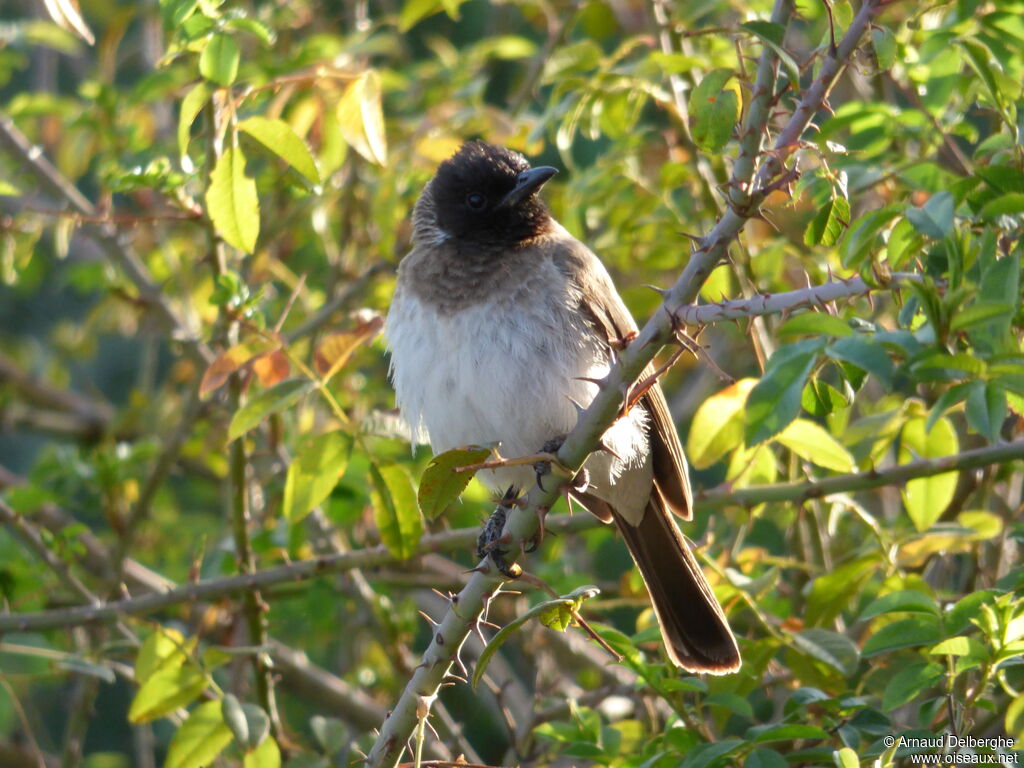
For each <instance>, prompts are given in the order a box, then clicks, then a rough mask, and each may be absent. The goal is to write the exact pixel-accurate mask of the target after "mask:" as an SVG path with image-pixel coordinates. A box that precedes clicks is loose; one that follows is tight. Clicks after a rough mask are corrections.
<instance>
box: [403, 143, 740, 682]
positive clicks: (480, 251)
mask: <svg viewBox="0 0 1024 768" xmlns="http://www.w3.org/2000/svg"><path fill="white" fill-rule="evenodd" d="M556 173H557V171H556V169H555V168H551V167H546V166H544V167H538V168H531V167H530V164H529V163H528V162H527V161H526V159H525V158H524V157H523V156H522V155H520V154H518V153H517V152H513V151H511V150H508V149H505V148H502V147H496V146H492V145H490V144H486V143H484V142H480V141H476V142H469V143H466V144H464V145H463V146H462V148H461V149H460V150H459V151H458V152H457V153H456V154H455V155H454V156H453V157H451V158H450V159H448V160H446V161H444V162H443V163H441V165H440V167H439V168H438V170H437V173H436V175H435V176H434V178H433V179H432V180H431V181H430V182H428V183H427V185H426V187H425V188H424V190H423V193H422V194H421V196H420V198H419V201H418V202H417V203H416V207H415V209H414V212H413V233H412V240H413V249H412V251H411V252H410V253H409V254H408V255H407V256H406V257H405V258H404V259H403V260H402V262H401V264H400V265H399V269H398V284H397V287H396V289H395V295H394V299H393V300H392V302H391V308H390V310H389V312H388V317H387V322H386V334H387V338H388V345H389V347H390V350H391V379H392V381H393V383H394V387H395V392H396V395H397V402H398V407H399V409H400V411H401V413H402V415H403V417H404V418H405V420H406V421H407V422H408V423H409V425H410V426H411V428H412V430H413V432H414V433H415V435H416V436H417V438H424V437H425V438H427V439H428V440H429V441H430V445H431V447H432V449H433V450H434V452H435V453H441V452H443V451H446V450H449V449H451V448H456V447H459V446H465V445H474V444H475V445H486V444H490V443H500V446H501V452H502V455H504V456H507V457H514V456H527V455H530V454H534V453H536V452H537V451H539V450H540V449H541V448H542V447H543V446H545V445H546V444H550V441H552V440H557V439H558V438H559V437H563V436H564V435H566V434H567V433H568V432H569V431H570V430H571V429H572V428H573V427H574V426H575V425H576V421H577V410H576V407H575V406H574V405H573V402H571V401H575V402H576V403H578V404H580V405H582V406H587V405H588V404H589V403H590V402H591V401H592V400H593V398H594V396H595V394H596V393H597V385H596V384H595V383H593V381H592V380H599V379H601V378H602V377H603V376H605V374H607V372H608V370H609V365H610V362H611V361H612V359H613V355H614V350H615V348H616V346H617V345H621V344H622V343H623V342H624V341H626V340H628V339H630V338H631V337H632V336H633V335H635V333H636V330H637V326H636V323H635V322H634V320H633V317H632V316H631V315H630V313H629V310H628V309H626V305H625V304H624V303H623V301H622V299H621V298H620V297H619V294H618V292H617V291H616V290H615V286H614V285H613V284H612V280H611V277H610V276H609V275H608V271H607V270H606V269H605V267H604V265H603V264H602V263H601V261H600V260H599V259H598V258H597V256H595V255H594V254H593V253H592V252H591V251H590V250H589V249H588V248H587V247H586V246H585V245H583V244H582V243H581V242H579V241H578V240H576V239H575V238H574V237H573V236H572V235H570V234H569V233H568V232H567V231H566V230H565V229H564V228H563V227H562V225H561V224H559V223H558V222H557V221H555V219H554V218H553V217H552V216H551V214H550V213H549V212H548V210H547V208H546V207H545V205H544V203H543V202H541V200H540V198H539V197H538V195H537V193H538V191H539V190H540V188H541V187H542V186H543V185H544V183H545V182H547V181H548V180H549V179H550V178H551V177H552V176H554V175H555V174H556ZM650 373H651V369H650V368H649V369H648V370H647V371H646V372H645V375H649V374H650ZM603 443H604V445H605V446H606V448H607V450H603V451H598V452H595V453H594V454H592V455H591V456H590V458H589V459H587V461H586V464H585V465H584V466H585V468H586V469H587V470H588V473H589V486H588V487H587V488H586V490H585V491H582V492H576V493H575V494H574V495H575V496H576V498H577V499H578V500H579V501H580V503H581V504H583V506H585V507H586V508H587V509H589V510H590V511H591V512H592V513H594V514H595V515H597V516H598V517H599V518H600V519H601V520H603V521H604V522H612V521H614V522H615V524H616V525H617V526H618V529H619V531H620V532H621V533H622V537H623V539H625V541H626V545H627V546H628V547H629V551H630V553H631V554H632V556H633V559H634V560H635V561H636V564H637V565H638V566H639V567H640V572H641V574H642V575H643V579H644V582H645V583H646V584H647V590H648V592H649V593H650V596H651V599H652V601H653V603H654V609H655V612H656V613H657V616H658V620H659V621H660V623H661V630H662V636H663V637H664V640H665V646H666V648H667V650H668V655H669V658H670V659H671V660H672V661H673V662H675V663H676V664H677V665H678V666H680V667H683V668H685V669H687V670H690V671H692V672H710V673H711V674H725V673H727V672H733V671H735V670H736V669H738V668H739V664H740V655H739V650H738V648H737V646H736V640H735V638H734V637H733V634H732V632H731V631H730V629H729V625H728V623H727V622H726V619H725V615H724V614H723V612H722V609H721V607H720V606H719V605H718V601H717V600H716V599H715V596H714V594H713V593H712V591H711V587H710V586H709V585H708V582H707V580H706V579H705V578H704V575H703V573H701V570H700V567H699V566H698V565H697V561H696V559H695V558H694V556H693V554H692V552H691V551H690V549H689V547H688V546H687V543H686V541H685V540H684V538H683V536H682V534H681V533H680V532H679V529H678V527H677V526H676V523H675V521H674V519H673V517H672V514H673V513H674V514H675V515H677V516H678V517H681V518H682V519H684V520H689V519H690V517H691V510H692V508H693V505H692V500H691V494H690V483H689V479H688V477H687V467H686V459H685V457H684V456H683V450H682V447H681V446H680V444H679V437H678V436H677V434H676V430H675V426H674V424H673V423H672V418H671V416H670V415H669V410H668V404H667V402H666V401H665V395H664V394H663V393H662V391H661V388H660V386H659V385H658V384H655V385H654V386H653V387H651V388H650V389H649V390H647V392H646V393H645V394H644V395H643V397H642V398H641V399H640V400H639V402H638V404H637V405H636V406H634V407H633V408H631V409H630V410H629V411H628V412H627V413H626V414H625V415H624V416H622V417H620V418H619V419H618V420H617V421H616V422H615V423H614V424H613V425H612V426H611V427H610V428H609V429H608V431H607V432H606V433H605V435H604V437H603ZM480 479H481V480H483V481H484V482H485V483H486V484H487V485H488V486H490V487H491V488H492V489H494V490H496V491H498V492H503V491H505V489H507V488H511V489H514V490H518V489H524V488H528V487H529V486H530V485H532V484H533V482H534V469H533V468H531V467H529V466H518V467H502V468H499V469H496V470H485V471H483V472H481V473H480Z"/></svg>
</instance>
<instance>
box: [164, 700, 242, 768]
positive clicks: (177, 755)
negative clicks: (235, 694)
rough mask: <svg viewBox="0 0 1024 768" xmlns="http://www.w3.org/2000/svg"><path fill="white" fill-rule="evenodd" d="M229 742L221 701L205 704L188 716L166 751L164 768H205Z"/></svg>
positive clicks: (229, 734) (229, 732) (229, 731)
mask: <svg viewBox="0 0 1024 768" xmlns="http://www.w3.org/2000/svg"><path fill="white" fill-rule="evenodd" d="M230 743H231V730H230V729H229V728H228V727H227V725H225V723H224V718H223V717H222V716H221V711H220V702H219V701H207V702H206V703H204V704H200V705H199V706H198V707H196V708H195V709H194V710H193V711H192V713H191V714H190V715H189V716H188V720H186V721H185V722H184V723H183V724H182V726H181V727H180V728H179V729H178V731H177V733H175V734H174V737H173V738H172V739H171V743H170V746H169V747H168V748H167V758H166V760H165V761H164V768H206V766H209V765H211V764H212V763H213V760H214V759H215V758H216V757H217V755H219V754H220V753H221V752H222V751H223V749H224V748H225V747H226V746H227V745H228V744H230Z"/></svg>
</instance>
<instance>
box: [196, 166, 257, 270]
mask: <svg viewBox="0 0 1024 768" xmlns="http://www.w3.org/2000/svg"><path fill="white" fill-rule="evenodd" d="M206 207H207V210H208V211H209V214H210V220H211V221H213V226H214V228H216V230H217V234H218V235H220V236H221V237H222V238H224V241H225V242H226V243H228V244H230V245H233V246H234V247H235V248H238V249H239V250H240V251H245V252H246V253H252V252H253V251H254V250H256V238H257V237H259V234H260V199H259V196H258V195H257V194H256V181H255V180H254V179H251V178H249V177H248V176H246V175H245V155H243V154H242V150H241V149H239V148H238V147H229V148H228V149H226V150H224V154H223V155H221V156H220V158H218V160H217V164H216V165H215V166H214V168H213V172H212V173H211V174H210V187H209V189H207V190H206Z"/></svg>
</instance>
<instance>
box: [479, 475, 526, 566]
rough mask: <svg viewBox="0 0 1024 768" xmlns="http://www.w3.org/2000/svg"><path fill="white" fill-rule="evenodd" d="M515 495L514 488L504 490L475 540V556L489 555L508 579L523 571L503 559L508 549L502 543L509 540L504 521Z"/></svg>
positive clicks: (512, 504) (516, 493)
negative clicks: (503, 547) (502, 495)
mask: <svg viewBox="0 0 1024 768" xmlns="http://www.w3.org/2000/svg"><path fill="white" fill-rule="evenodd" d="M517 495H518V492H517V491H516V490H515V489H514V488H509V489H508V491H506V492H505V496H504V497H503V498H502V500H501V503H500V504H498V506H496V507H495V508H494V512H493V513H491V516H490V518H489V519H488V520H487V522H486V523H485V524H484V528H483V530H482V531H480V535H479V536H478V537H477V540H476V554H477V557H479V558H480V559H481V560H483V559H485V558H488V557H489V558H490V559H491V562H492V563H494V567H495V568H497V569H498V572H499V573H500V574H501V575H502V576H504V577H506V578H508V579H517V578H519V576H520V574H522V572H523V569H522V568H520V567H519V566H518V565H517V564H515V563H509V562H508V561H506V560H505V555H507V554H508V550H507V549H502V546H503V545H505V544H508V543H509V542H510V539H509V538H508V537H506V536H505V521H507V520H508V513H509V512H510V511H511V510H512V507H513V506H515V502H516V496H517Z"/></svg>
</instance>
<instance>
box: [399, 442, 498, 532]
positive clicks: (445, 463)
mask: <svg viewBox="0 0 1024 768" xmlns="http://www.w3.org/2000/svg"><path fill="white" fill-rule="evenodd" d="M490 455H491V449H490V448H474V447H469V448H454V449H452V450H450V451H445V452H444V453H442V454H440V455H438V456H435V457H434V459H433V461H431V462H430V464H428V465H427V468H426V469H425V470H424V471H423V476H422V477H421V478H420V487H419V491H418V492H417V494H416V498H417V501H418V502H419V505H420V510H421V511H422V512H423V515H424V517H426V518H427V519H428V520H434V519H436V518H437V517H438V515H440V514H441V513H442V512H444V511H445V509H447V508H448V505H449V504H451V503H452V502H453V501H455V500H456V499H457V498H458V497H459V495H460V494H461V493H462V492H463V491H464V490H466V486H467V485H469V481H470V480H472V479H473V475H474V474H475V473H473V472H456V471H455V470H456V468H458V467H465V466H469V465H470V464H477V463H479V462H481V461H484V460H485V459H486V458H487V457H488V456H490Z"/></svg>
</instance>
